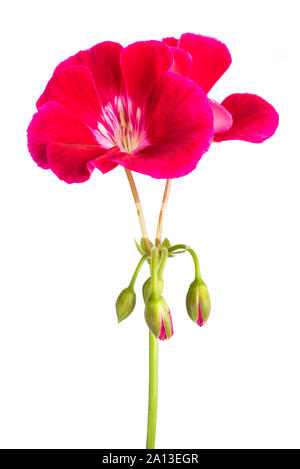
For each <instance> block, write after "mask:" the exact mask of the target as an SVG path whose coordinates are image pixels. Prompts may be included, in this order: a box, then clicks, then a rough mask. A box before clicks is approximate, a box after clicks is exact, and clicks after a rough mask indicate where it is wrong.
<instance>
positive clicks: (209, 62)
mask: <svg viewBox="0 0 300 469" xmlns="http://www.w3.org/2000/svg"><path fill="white" fill-rule="evenodd" d="M179 47H180V48H182V49H184V50H187V51H188V52H189V53H190V54H191V56H192V58H193V66H192V70H191V74H190V78H191V79H192V80H194V81H195V82H196V83H198V85H199V86H200V87H201V88H202V89H203V90H204V91H205V92H206V93H208V92H209V90H210V89H211V88H212V87H213V85H214V84H215V83H216V81H218V80H219V78H220V77H221V76H222V75H223V74H224V73H225V72H226V70H227V68H228V67H229V65H230V64H231V55H230V52H229V50H228V48H227V47H226V45H225V44H223V43H222V42H220V41H218V40H217V39H214V38H212V37H207V36H201V35H200V34H190V33H186V34H183V35H182V36H181V38H180V42H179Z"/></svg>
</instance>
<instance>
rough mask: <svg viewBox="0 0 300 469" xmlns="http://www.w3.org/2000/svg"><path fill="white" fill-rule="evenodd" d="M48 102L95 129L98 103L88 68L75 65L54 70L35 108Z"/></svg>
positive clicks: (97, 120)
mask: <svg viewBox="0 0 300 469" xmlns="http://www.w3.org/2000/svg"><path fill="white" fill-rule="evenodd" d="M49 101H55V102H57V103H59V104H62V105H63V106H64V107H65V108H66V109H68V111H70V112H72V113H73V114H74V115H75V116H76V117H77V118H78V119H79V120H81V121H83V122H84V123H85V124H87V125H88V126H89V127H91V128H93V129H96V128H97V126H98V122H99V113H100V102H99V98H98V95H97V92H96V90H95V86H94V80H93V77H92V74H91V72H90V70H89V69H88V68H86V67H82V66H78V65H76V66H70V67H67V68H58V69H56V70H55V72H54V74H53V77H52V78H51V80H50V81H49V82H48V84H47V86H46V89H45V91H44V93H43V94H42V96H41V97H40V98H39V100H38V102H37V107H38V108H40V107H41V106H42V105H43V104H45V103H47V102H49Z"/></svg>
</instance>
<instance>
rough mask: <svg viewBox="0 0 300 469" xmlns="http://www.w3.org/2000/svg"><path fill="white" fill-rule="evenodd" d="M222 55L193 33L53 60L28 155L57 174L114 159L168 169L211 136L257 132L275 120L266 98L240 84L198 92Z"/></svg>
mask: <svg viewBox="0 0 300 469" xmlns="http://www.w3.org/2000/svg"><path fill="white" fill-rule="evenodd" d="M230 63H231V56H230V53H229V51H228V49H227V47H226V46H225V45H224V44H223V43H221V42H220V41H218V40H216V39H213V38H210V37H205V36H201V35H196V34H183V35H182V36H181V38H180V39H179V40H177V39H175V38H166V39H163V41H161V42H160V41H145V42H136V43H134V44H131V45H129V46H128V47H125V48H123V47H122V46H121V45H120V44H117V43H114V42H102V43H100V44H98V45H96V46H94V47H92V48H91V49H89V50H86V51H80V52H78V53H77V54H75V55H74V56H72V57H70V58H68V59H67V60H65V61H64V62H62V63H60V64H59V65H58V66H57V67H56V69H55V71H54V73H53V76H52V78H51V79H50V81H49V83H48V84H47V86H46V89H45V91H44V92H43V94H42V95H41V97H40V98H39V99H38V101H37V109H38V112H37V113H36V114H35V115H34V116H33V119H32V121H31V123H30V125H29V128H28V148H29V151H30V153H31V156H32V158H33V159H34V160H35V162H36V163H37V164H38V165H39V166H40V167H42V168H44V169H48V168H50V169H51V170H52V171H53V172H54V173H55V174H56V175H57V176H58V177H59V178H60V179H62V180H64V181H66V182H67V183H74V182H84V181H86V180H87V179H89V177H90V175H91V173H92V172H93V170H94V168H97V169H99V170H101V171H102V172H103V173H106V172H108V171H110V170H112V169H113V168H115V167H116V166H117V165H121V166H123V167H124V168H127V169H128V170H133V171H137V172H139V173H143V174H147V175H149V176H152V177H154V178H177V177H181V176H184V175H186V174H188V173H189V172H191V171H192V170H194V169H195V167H196V165H197V163H198V161H199V160H200V158H201V156H202V155H203V153H205V152H206V151H207V150H208V149H209V146H210V144H211V142H212V141H215V142H221V141H223V140H235V139H239V140H247V141H249V142H255V143H260V142H263V141H264V140H266V139H267V138H269V137H270V136H271V135H272V134H273V133H274V132H275V130H276V128H277V125H278V114H277V112H276V111H275V109H274V108H273V107H272V106H271V105H270V104H268V103H267V102H266V101H264V100H263V99H262V98H260V97H259V96H256V95H253V94H247V93H246V94H232V95H230V96H228V97H227V98H226V99H225V100H224V101H223V102H222V103H221V104H218V103H217V102H216V101H214V100H212V99H210V98H208V96H207V93H208V92H209V91H210V89H211V88H212V86H213V85H214V84H215V82H216V81H217V80H218V79H219V78H220V77H221V76H222V75H223V73H224V72H225V71H226V70H227V68H228V67H229V65H230Z"/></svg>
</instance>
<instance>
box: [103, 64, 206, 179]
mask: <svg viewBox="0 0 300 469" xmlns="http://www.w3.org/2000/svg"><path fill="white" fill-rule="evenodd" d="M146 131H147V141H148V145H147V146H145V147H144V148H143V149H141V150H138V151H137V152H136V153H135V154H129V153H120V155H117V156H116V157H112V159H113V161H115V162H117V163H119V164H121V165H122V166H124V167H125V168H127V169H131V170H133V171H137V172H139V173H143V174H148V175H149V176H152V177H154V178H158V179H160V178H175V177H180V176H184V175H185V174H188V173H189V172H191V171H192V170H193V169H194V168H195V167H196V165H197V163H198V161H199V160H200V158H201V156H202V154H203V153H204V152H206V151H207V150H208V148H209V146H210V143H211V140H212V138H213V116H212V111H211V108H210V105H209V101H208V99H207V96H206V94H205V93H204V92H203V91H202V90H201V89H200V88H199V87H198V86H197V85H196V84H195V83H193V82H192V81H191V80H189V79H186V78H184V77H182V76H181V75H178V74H176V73H173V72H166V73H165V74H164V75H162V76H161V77H160V78H159V79H158V80H157V82H156V83H155V85H154V87H153V89H152V91H151V93H150V95H149V98H148V100H147V103H146Z"/></svg>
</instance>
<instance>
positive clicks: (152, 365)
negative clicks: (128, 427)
mask: <svg viewBox="0 0 300 469" xmlns="http://www.w3.org/2000/svg"><path fill="white" fill-rule="evenodd" d="M157 392H158V339H157V338H156V337H154V335H153V334H152V332H151V331H149V397H148V425H147V443H146V449H154V448H155V434H156V418H157Z"/></svg>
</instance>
